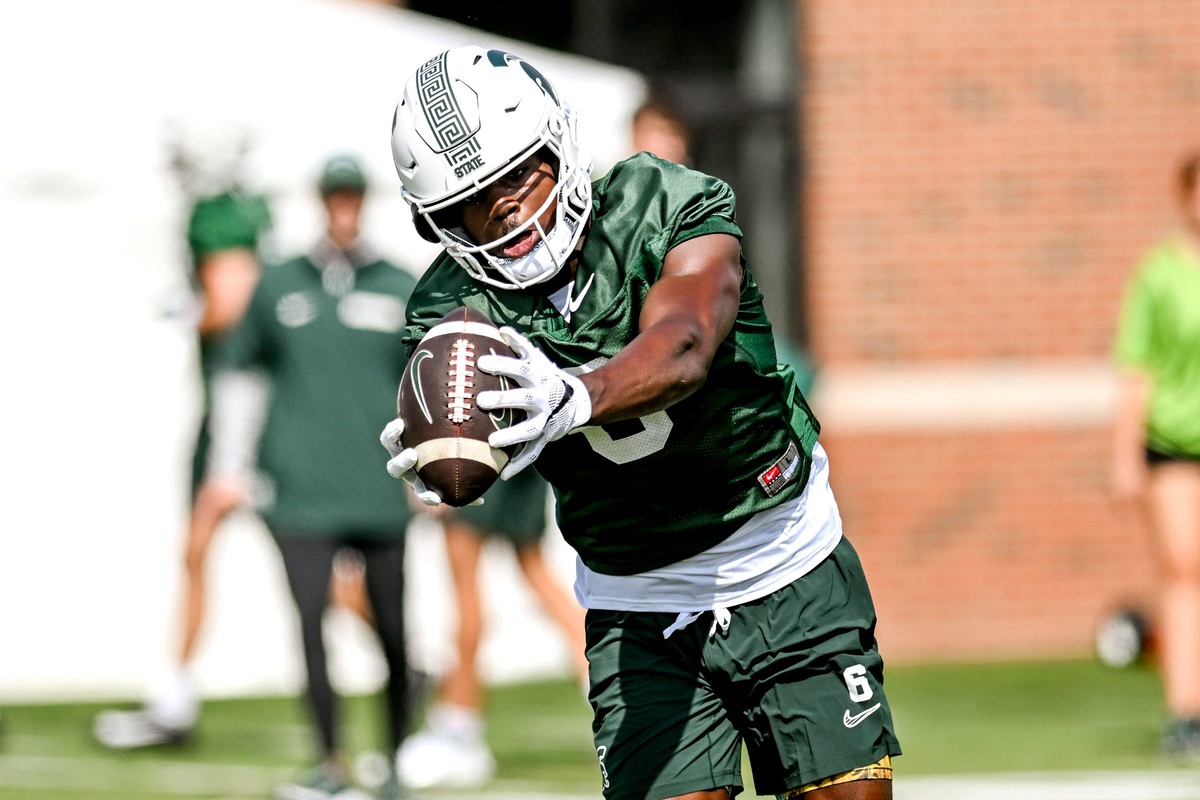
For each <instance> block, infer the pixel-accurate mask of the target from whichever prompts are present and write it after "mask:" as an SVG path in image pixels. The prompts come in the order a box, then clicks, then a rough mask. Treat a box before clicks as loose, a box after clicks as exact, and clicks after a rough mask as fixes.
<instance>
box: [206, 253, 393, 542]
mask: <svg viewBox="0 0 1200 800" xmlns="http://www.w3.org/2000/svg"><path fill="white" fill-rule="evenodd" d="M348 272H349V271H348V270H347V271H346V273H343V274H342V275H341V276H340V277H339V276H338V275H332V274H330V273H329V272H328V271H327V272H322V270H320V269H319V268H318V267H317V266H315V264H314V263H313V261H312V259H311V258H310V257H307V256H305V257H300V258H296V259H293V260H291V261H288V262H285V263H283V264H277V265H270V266H268V267H266V269H264V270H263V274H262V278H261V279H260V280H259V283H258V286H257V287H256V289H255V291H254V296H253V297H252V298H251V301H250V306H249V308H248V309H247V312H246V316H245V318H244V319H243V320H242V323H241V324H240V325H239V326H238V328H237V330H236V331H235V332H234V334H233V336H232V337H231V339H230V341H229V344H228V347H226V348H225V350H224V352H223V353H222V356H223V361H222V363H223V365H224V366H227V367H229V368H232V369H241V370H244V369H253V368H257V369H261V370H262V371H263V372H264V373H265V374H266V376H267V377H268V379H269V381H270V386H271V390H270V404H269V406H268V410H267V418H266V422H265V425H264V427H263V431H262V438H261V440H260V443H259V448H258V460H259V464H258V466H259V467H260V469H261V470H262V471H263V472H264V473H265V474H266V476H267V477H269V478H270V481H271V484H272V488H273V494H274V497H273V499H272V500H270V501H269V503H268V505H266V507H264V508H262V509H261V512H262V516H263V518H264V519H265V520H266V521H267V522H268V523H270V524H271V525H273V526H276V527H279V528H284V529H289V530H297V531H304V532H313V533H317V532H322V531H329V530H330V529H337V530H355V531H358V532H360V533H364V534H377V535H378V536H379V537H381V538H385V537H391V536H394V535H397V534H399V533H402V532H403V530H404V528H405V526H406V524H407V520H408V519H409V514H410V512H409V506H408V501H407V498H406V496H405V489H406V487H405V486H404V484H403V483H401V482H398V481H396V480H393V479H392V478H391V477H389V476H388V474H387V472H386V471H385V470H382V469H380V467H379V463H380V462H379V458H380V455H381V453H382V450H381V449H380V447H379V432H380V431H381V430H383V427H384V425H386V424H387V422H388V421H389V420H390V419H392V418H393V417H394V416H395V409H396V387H397V386H398V385H399V384H400V376H401V373H402V371H403V368H404V365H405V363H406V362H407V360H408V359H407V354H406V352H405V351H404V349H403V347H402V345H401V342H400V336H399V335H398V334H399V333H400V331H401V329H402V328H403V326H404V314H405V303H406V301H407V299H408V296H409V293H410V292H411V291H412V288H413V286H414V284H415V283H416V279H415V278H414V277H413V276H412V275H411V274H410V273H408V272H406V271H404V270H402V269H400V268H398V267H395V266H393V265H392V264H390V263H388V262H386V261H382V260H371V261H369V263H364V264H361V265H360V266H358V267H357V268H356V269H354V271H353V277H352V278H350V277H349V276H348V274H347V273H348Z"/></svg>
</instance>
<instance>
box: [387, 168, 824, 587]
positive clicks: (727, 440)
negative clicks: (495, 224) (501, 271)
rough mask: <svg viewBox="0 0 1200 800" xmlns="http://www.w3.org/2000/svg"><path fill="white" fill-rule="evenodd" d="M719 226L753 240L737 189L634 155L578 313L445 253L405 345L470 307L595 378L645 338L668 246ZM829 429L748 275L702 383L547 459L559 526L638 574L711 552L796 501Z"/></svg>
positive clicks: (421, 286) (427, 282)
mask: <svg viewBox="0 0 1200 800" xmlns="http://www.w3.org/2000/svg"><path fill="white" fill-rule="evenodd" d="M716 233H722V234H730V235H733V236H737V237H739V238H740V237H741V230H740V229H739V228H738V226H737V223H736V221H735V219H734V197H733V193H732V191H731V190H730V188H729V187H728V186H727V185H726V184H725V183H723V182H721V181H720V180H718V179H716V178H713V177H711V176H708V175H705V174H703V173H700V172H695V171H692V170H689V169H687V168H685V167H681V166H679V165H677V164H673V163H671V162H667V161H663V160H661V159H658V158H655V157H653V156H651V155H648V154H639V155H636V156H633V157H632V158H629V159H627V160H625V161H622V162H621V163H619V164H617V165H616V166H615V167H614V168H613V169H612V171H611V172H610V173H609V174H608V175H606V176H605V177H604V178H602V179H600V180H599V181H597V182H596V183H595V184H594V186H593V213H592V218H591V222H590V227H589V228H588V232H587V238H586V240H585V243H584V247H583V250H582V252H581V257H580V263H579V266H578V269H577V271H576V274H575V277H574V286H573V287H572V291H571V296H570V298H569V301H568V305H567V312H568V314H564V313H563V312H560V311H559V310H558V309H557V308H556V307H555V306H554V304H553V303H552V302H551V301H550V299H549V298H548V297H547V296H546V290H545V289H544V288H543V287H537V286H535V287H532V288H530V289H527V290H521V291H517V290H505V289H499V288H496V287H493V286H488V285H486V284H483V283H479V282H477V281H475V280H474V279H472V278H471V277H470V275H469V274H468V273H467V272H466V271H465V270H464V269H462V268H461V267H460V266H459V265H458V264H457V263H456V262H455V261H454V260H453V259H452V258H450V256H448V255H447V254H444V253H443V254H442V255H441V256H440V257H439V258H438V259H437V260H435V262H434V263H433V265H431V266H430V268H429V270H427V271H426V273H425V275H424V276H423V277H422V279H421V280H420V282H419V283H418V285H417V288H416V289H415V290H414V293H413V298H412V300H411V302H410V305H409V326H408V328H407V330H406V331H405V343H406V345H407V347H408V348H410V349H411V348H413V347H415V345H416V343H417V342H418V341H419V340H420V339H421V337H422V336H423V335H424V333H425V331H427V330H428V329H429V328H430V327H431V326H432V325H433V324H434V323H436V322H437V321H438V320H439V319H440V318H441V317H442V316H443V315H445V314H446V313H447V312H449V311H450V310H451V309H453V308H455V307H457V306H462V305H467V306H471V307H473V308H477V309H479V310H480V311H483V312H484V313H485V314H487V315H488V316H489V317H490V318H491V319H492V320H494V321H495V322H496V323H497V324H501V325H511V326H512V327H514V328H516V329H517V330H519V331H521V332H522V333H525V334H526V335H528V336H529V338H530V340H531V341H532V342H533V343H534V345H536V346H537V347H538V348H540V349H541V350H542V351H543V352H545V353H546V354H547V355H548V356H549V357H550V358H551V359H552V360H553V361H554V362H555V363H556V364H558V365H559V366H560V367H562V368H564V369H567V370H570V371H574V372H576V373H580V372H586V371H588V370H591V369H594V368H596V367H597V366H599V365H601V364H603V363H604V362H605V361H607V360H608V359H610V358H612V357H613V356H614V355H615V354H616V353H617V352H618V351H619V350H621V349H622V348H624V347H625V346H626V345H627V344H629V343H630V342H631V341H632V340H633V339H634V337H635V336H636V335H637V333H638V329H637V323H638V317H639V315H640V314H641V310H642V305H643V303H644V301H645V299H646V293H647V292H648V291H649V289H650V287H651V286H652V285H653V284H654V282H655V281H657V280H658V278H659V276H660V274H661V271H662V265H663V259H664V257H665V256H666V254H667V251H668V250H670V249H671V248H672V247H675V246H676V245H678V244H680V243H682V242H685V241H687V240H689V239H692V238H695V237H697V236H704V235H706V234H716ZM568 317H569V318H568ZM817 430H818V427H817V423H816V420H815V419H814V418H813V415H812V413H811V412H810V411H809V409H808V406H807V404H806V403H805V401H804V398H803V397H802V395H801V393H800V392H799V390H798V389H797V388H796V382H795V376H794V374H793V373H792V370H791V368H790V367H786V366H779V365H777V358H776V353H775V345H774V341H773V337H772V333H771V325H770V323H769V322H768V321H767V317H766V313H765V311H764V310H763V304H762V296H761V295H760V294H759V291H758V287H757V286H756V285H755V282H754V279H753V277H752V276H751V275H750V272H749V271H746V272H745V273H744V275H743V278H742V286H741V303H740V306H739V309H738V314H737V318H736V320H735V322H734V325H733V330H732V331H730V333H729V335H728V336H727V337H726V338H725V340H724V341H723V342H722V343H721V344H720V346H719V348H718V350H717V353H716V356H715V358H714V359H713V363H712V368H711V370H710V372H709V374H708V378H707V380H706V381H705V383H704V385H703V386H702V387H701V388H700V389H698V390H697V391H696V392H695V393H694V394H692V395H691V396H690V397H688V398H686V399H684V400H682V401H680V402H679V403H676V404H675V405H673V406H671V407H670V408H668V409H666V410H663V411H658V412H655V413H652V414H648V415H646V416H644V417H642V418H640V419H636V420H629V421H626V422H621V423H616V424H611V425H604V426H587V427H585V428H583V429H580V430H579V431H576V432H574V433H572V434H570V435H568V436H565V437H563V438H562V439H560V440H559V441H557V442H551V443H550V444H548V445H547V446H546V449H545V450H544V451H543V453H542V455H541V456H540V457H539V459H538V460H537V461H536V462H535V466H536V467H537V469H538V471H539V472H540V473H541V474H542V475H543V476H544V477H545V478H546V479H547V480H548V481H549V482H550V484H551V485H552V487H553V488H554V492H555V497H556V499H557V509H558V524H559V528H560V529H561V530H562V533H563V536H564V538H565V539H566V540H567V542H568V543H569V544H571V546H572V547H574V548H575V550H576V551H577V552H578V553H579V554H580V557H581V558H582V559H583V561H584V563H585V564H587V566H588V567H589V568H591V569H593V570H595V571H597V572H601V573H607V574H617V575H627V574H633V573H637V572H644V571H646V570H650V569H655V568H658V567H662V566H665V565H667V564H671V563H674V562H676V561H679V560H681V559H683V558H687V557H688V556H691V555H694V554H696V553H699V552H701V551H703V550H706V549H707V548H709V547H711V546H713V545H714V544H716V543H718V542H720V541H721V540H723V539H724V538H726V537H727V536H729V535H730V534H731V533H732V532H733V531H734V530H736V529H737V528H738V527H739V526H740V525H742V524H743V523H745V522H746V521H747V520H748V519H749V518H750V517H751V516H753V515H754V514H756V513H758V512H760V511H763V510H765V509H768V508H771V507H773V506H775V505H777V504H779V503H781V502H783V501H784V500H788V499H792V498H795V497H798V496H799V495H800V493H801V492H803V490H804V486H805V484H806V483H807V479H808V470H809V466H810V464H811V454H812V448H813V445H814V443H815V442H816V438H817Z"/></svg>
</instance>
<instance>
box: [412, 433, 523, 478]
mask: <svg viewBox="0 0 1200 800" xmlns="http://www.w3.org/2000/svg"><path fill="white" fill-rule="evenodd" d="M416 450H417V469H418V470H419V469H421V468H422V467H424V466H425V465H426V464H429V463H430V462H433V461H441V460H443V459H447V458H465V459H467V460H468V461H478V462H479V463H480V464H487V465H488V466H489V467H491V468H492V469H494V470H496V472H499V471H500V470H502V469H504V465H505V464H507V463H508V456H506V455H505V454H504V452H503V451H502V450H497V449H496V448H494V447H492V446H491V445H489V444H488V443H487V442H480V441H477V440H475V439H464V438H453V437H447V438H444V439H430V440H429V441H427V442H421V443H420V444H418V445H417V447H416Z"/></svg>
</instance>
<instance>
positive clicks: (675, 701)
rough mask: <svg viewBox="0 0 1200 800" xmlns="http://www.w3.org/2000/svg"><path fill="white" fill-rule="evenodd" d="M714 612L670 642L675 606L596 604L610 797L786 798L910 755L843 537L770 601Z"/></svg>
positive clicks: (593, 631)
mask: <svg viewBox="0 0 1200 800" xmlns="http://www.w3.org/2000/svg"><path fill="white" fill-rule="evenodd" d="M729 612H730V620H729V625H728V628H723V627H721V626H720V625H719V624H718V623H717V622H716V618H715V615H713V614H705V615H703V616H701V617H700V618H699V619H697V620H696V621H695V622H693V623H692V624H690V625H688V626H687V627H685V628H683V629H682V630H677V631H675V632H674V633H672V634H671V636H670V637H669V638H666V639H664V638H663V631H664V630H665V629H666V628H668V627H669V626H670V625H671V624H672V623H673V622H674V621H675V618H676V615H675V614H671V613H657V612H634V611H600V610H590V611H588V614H587V655H588V661H589V662H590V665H591V666H590V673H591V691H590V697H589V700H590V702H591V704H592V710H593V712H594V715H595V716H594V721H593V723H592V733H593V737H594V740H595V744H596V755H597V757H598V758H599V761H600V772H601V776H602V778H603V784H604V796H605V797H606V798H608V800H656V799H658V798H666V797H673V796H675V795H680V794H686V793H688V792H697V791H704V790H709V789H716V788H720V787H722V786H730V787H733V793H734V794H737V793H738V792H740V791H741V789H742V776H741V747H742V743H743V742H744V743H745V745H746V748H747V751H748V752H749V756H750V765H751V768H752V770H753V773H754V788H755V790H756V792H757V793H758V794H783V793H784V792H787V791H788V790H791V789H797V788H799V787H801V786H803V785H805V784H810V783H813V782H815V781H819V780H821V779H824V778H828V777H830V776H834V775H839V774H840V773H844V772H848V771H850V770H853V769H856V768H859V767H866V766H867V765H870V764H874V763H875V762H877V761H879V760H880V759H881V758H883V757H884V756H895V755H899V754H900V745H899V742H898V741H897V739H896V736H895V734H894V733H893V725H892V714H891V711H890V709H889V708H888V702H887V698H886V697H885V696H884V693H883V660H882V659H881V658H880V656H879V651H878V649H877V648H876V644H875V608H874V605H873V603H872V601H871V595H870V590H869V589H868V588H867V582H866V577H865V576H864V574H863V569H862V564H861V563H860V562H859V559H858V554H857V553H855V552H854V548H853V547H852V546H851V545H850V543H849V541H847V540H846V539H844V538H843V539H842V541H841V542H840V543H839V544H838V545H837V547H836V548H834V551H833V552H832V553H831V554H830V555H829V557H828V558H826V559H825V561H823V562H822V563H821V564H820V565H819V566H817V567H816V568H815V569H814V570H812V571H811V572H809V573H808V574H807V575H804V576H803V577H801V578H799V579H797V580H796V581H795V582H793V583H791V584H789V585H788V586H784V587H783V588H781V589H779V590H777V591H775V592H774V593H772V594H770V595H767V596H766V597H763V598H760V599H758V600H754V601H752V602H749V603H745V604H743V605H740V606H735V607H733V608H730V609H729Z"/></svg>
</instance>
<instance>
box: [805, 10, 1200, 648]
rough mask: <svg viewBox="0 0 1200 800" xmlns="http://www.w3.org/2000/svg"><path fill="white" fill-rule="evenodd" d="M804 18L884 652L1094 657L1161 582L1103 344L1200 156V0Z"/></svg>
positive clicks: (852, 526)
mask: <svg viewBox="0 0 1200 800" xmlns="http://www.w3.org/2000/svg"><path fill="white" fill-rule="evenodd" d="M800 7H801V13H802V17H803V20H804V24H803V31H802V35H803V40H802V42H801V51H802V53H803V56H804V64H805V67H804V71H805V80H804V83H803V86H802V87H801V92H802V95H801V103H802V107H803V109H804V112H803V114H804V116H803V124H804V144H805V172H806V175H805V185H804V187H803V191H804V195H805V203H804V207H805V213H806V217H805V219H804V220H803V227H804V230H805V232H806V245H805V253H804V258H805V262H806V266H805V270H806V271H805V278H804V283H805V291H804V303H805V305H806V313H807V317H808V320H809V335H810V339H811V346H812V349H813V353H814V355H815V357H816V359H817V361H818V363H819V364H820V366H821V370H822V371H821V375H820V379H819V383H818V390H817V392H816V396H815V398H814V402H815V405H816V407H817V410H818V412H819V413H820V414H821V415H822V419H823V423H824V425H825V429H826V431H825V433H824V434H823V437H822V440H823V441H824V442H825V446H826V448H827V450H828V451H829V453H830V456H831V464H832V469H833V478H834V481H835V484H834V488H835V491H836V492H837V494H838V496H839V499H840V501H841V504H842V510H843V515H844V518H845V522H846V526H847V531H848V533H849V534H850V536H851V538H852V540H853V541H854V542H855V543H856V544H857V545H858V546H859V549H860V551H861V552H862V554H863V557H864V561H865V562H866V563H867V566H868V569H869V571H870V575H871V579H872V581H873V584H874V588H875V592H876V601H877V604H878V606H879V609H880V615H881V623H880V637H881V639H882V640H883V641H884V643H885V646H886V647H887V653H888V654H889V655H890V656H891V657H892V658H900V659H939V658H974V657H996V656H1001V657H1003V656H1029V655H1069V654H1081V653H1085V652H1087V651H1088V650H1089V648H1090V646H1091V637H1092V634H1093V631H1094V626H1095V625H1096V623H1097V622H1098V620H1099V619H1100V617H1101V616H1102V614H1103V613H1104V611H1105V610H1106V609H1108V608H1110V607H1111V606H1113V605H1115V604H1117V603H1120V602H1123V601H1125V600H1127V599H1133V600H1136V601H1138V602H1143V603H1148V602H1150V601H1151V600H1152V599H1153V591H1152V590H1153V584H1154V579H1155V570H1156V564H1155V561H1154V550H1153V547H1152V542H1151V540H1150V539H1149V536H1148V534H1147V532H1146V531H1145V530H1144V527H1143V526H1142V525H1141V524H1140V522H1139V520H1137V519H1135V518H1130V517H1128V516H1123V515H1121V514H1119V513H1117V510H1116V509H1114V508H1113V507H1112V506H1111V504H1110V503H1109V501H1108V499H1107V497H1106V494H1105V489H1106V481H1107V458H1108V452H1107V441H1108V435H1109V433H1108V427H1109V421H1110V416H1111V399H1112V384H1111V381H1110V380H1108V379H1107V377H1106V367H1105V359H1106V355H1107V351H1108V348H1109V343H1110V341H1111V338H1112V334H1113V325H1114V318H1115V313H1116V309H1117V304H1118V300H1119V296H1120V291H1121V287H1122V285H1123V283H1124V281H1125V279H1126V277H1127V275H1128V273H1129V270H1130V268H1131V266H1132V264H1133V262H1134V260H1135V259H1136V258H1137V256H1138V255H1139V253H1140V252H1142V251H1143V250H1144V249H1145V248H1146V247H1147V246H1148V245H1149V244H1150V243H1151V242H1152V241H1153V240H1154V239H1155V238H1156V237H1157V236H1159V235H1160V234H1161V233H1163V232H1164V231H1165V230H1166V229H1167V227H1168V226H1170V225H1171V224H1172V222H1173V195H1172V178H1173V170H1174V167H1175V165H1176V163H1177V162H1178V160H1179V158H1180V157H1181V155H1182V154H1183V153H1184V152H1185V151H1186V150H1188V149H1189V148H1192V147H1200V48H1197V47H1196V42H1198V41H1200V0H1139V2H1137V3H1130V2H1127V0H1126V1H1125V2H1113V1H1112V0H1091V1H1089V2H1080V1H1079V0H1020V1H1018V0H987V1H986V2H983V1H982V0H956V2H945V0H869V1H868V0H811V1H810V2H806V3H802V4H801V6H800ZM931 368H935V373H931V372H930V369H931ZM881 374H883V375H887V376H888V380H887V381H886V382H884V383H883V384H880V383H879V382H877V381H876V382H874V383H873V382H872V380H871V379H870V378H871V376H873V375H881ZM931 374H936V379H931V378H930V375H931ZM1048 374H1049V375H1056V374H1057V375H1058V376H1060V377H1061V379H1062V380H1061V381H1060V383H1062V382H1065V383H1066V384H1067V386H1066V388H1065V389H1064V388H1063V387H1062V386H1059V385H1058V384H1055V385H1054V386H1051V384H1050V382H1049V381H1048V380H1047V378H1046V376H1047V375H1048ZM989 376H990V377H989ZM985 379H991V380H996V385H998V386H1005V387H1010V391H1011V396H1010V397H1008V398H1007V399H1003V400H997V401H995V402H990V401H989V400H990V399H991V398H992V397H993V396H995V395H998V394H999V393H997V392H992V393H988V392H981V391H980V385H981V381H984V384H983V385H985V386H986V385H990V384H987V383H986V380H985ZM997 379H998V380H997ZM931 380H934V382H933V383H931ZM881 385H882V386H886V387H887V389H886V391H883V390H880V389H879V387H880V386H881ZM871 387H875V390H874V392H872V391H871ZM922 392H924V393H926V395H921V393H922ZM922 396H931V397H935V398H937V399H938V402H941V403H945V407H946V408H947V409H950V410H953V411H954V412H955V413H945V412H938V411H937V410H936V409H934V408H933V407H932V406H933V404H931V403H929V402H920V401H919V398H921V397H922ZM850 407H853V408H854V409H855V412H854V413H847V412H846V411H845V409H847V408H850ZM923 409H924V413H923Z"/></svg>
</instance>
